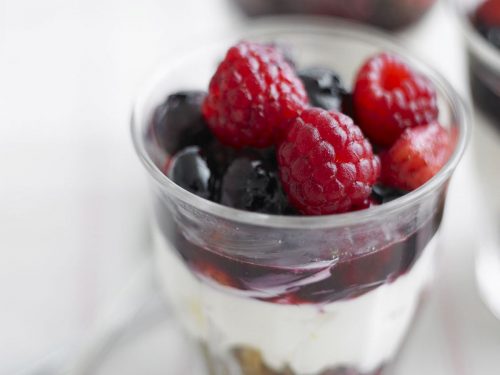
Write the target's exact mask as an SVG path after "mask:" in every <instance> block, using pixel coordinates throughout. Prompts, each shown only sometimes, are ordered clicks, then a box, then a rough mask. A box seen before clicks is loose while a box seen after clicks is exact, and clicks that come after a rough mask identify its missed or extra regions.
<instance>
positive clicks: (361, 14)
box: [233, 0, 435, 30]
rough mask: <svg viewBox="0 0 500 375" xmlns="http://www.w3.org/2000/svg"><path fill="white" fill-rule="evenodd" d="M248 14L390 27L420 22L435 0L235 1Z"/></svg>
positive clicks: (390, 28) (391, 28) (394, 27)
mask: <svg viewBox="0 0 500 375" xmlns="http://www.w3.org/2000/svg"><path fill="white" fill-rule="evenodd" d="M233 1H235V2H236V3H237V4H238V5H239V6H240V7H241V9H242V10H243V11H244V12H245V13H246V14H248V15H249V16H260V15H266V14H315V15H323V16H336V17H343V18H348V19H351V20H355V21H360V22H365V23H369V24H372V25H374V26H378V27H382V28H385V29H388V30H395V29H400V28H404V27H406V26H409V25H411V24H412V23H414V22H416V21H418V20H419V19H420V18H421V17H422V16H423V15H424V14H425V13H426V12H427V11H428V10H429V9H430V8H431V7H432V6H433V5H434V3H435V0H233Z"/></svg>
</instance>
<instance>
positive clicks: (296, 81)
mask: <svg viewBox="0 0 500 375" xmlns="http://www.w3.org/2000/svg"><path fill="white" fill-rule="evenodd" d="M353 87H354V89H353V92H352V93H349V92H348V91H347V90H346V89H345V87H344V85H343V83H342V81H341V79H340V77H339V76H338V75H337V74H336V73H335V72H334V71H332V70H331V69H328V68H323V67H315V68H307V69H303V70H298V71H297V70H296V69H295V67H294V64H293V62H292V61H291V58H290V57H289V56H287V55H286V54H285V53H284V52H283V51H282V49H281V48H280V47H279V46H277V45H271V44H257V43H252V42H247V41H243V42H240V43H238V44H236V45H235V46H233V47H231V48H230V49H229V50H228V52H227V54H226V56H225V58H224V60H223V61H222V62H221V63H220V65H219V66H218V68H217V70H216V72H215V74H214V76H213V77H212V79H211V81H210V85H209V88H208V93H204V92H201V91H187V92H180V93H176V94H173V95H170V96H169V97H168V98H167V99H166V101H165V102H164V103H163V104H162V105H160V106H159V107H158V108H157V109H156V111H155V113H154V115H153V120H152V134H153V136H154V138H155V140H156V141H157V143H158V144H159V146H161V147H162V148H163V150H165V152H166V153H167V154H168V155H169V156H170V157H169V158H168V162H167V163H166V165H165V167H164V172H165V173H166V174H167V175H168V176H169V177H170V178H171V179H172V180H173V181H174V182H176V183H177V184H179V185H180V186H181V187H183V188H185V189H187V190H189V191H191V192H193V193H195V194H197V195H199V196H201V197H203V198H206V199H210V200H212V201H215V202H218V203H221V204H224V205H227V206H230V207H234V208H239V209H244V210H248V211H256V212H264V213H272V214H297V213H299V214H303V215H324V214H333V213H341V212H348V211H353V210H359V209H364V208H368V207H370V206H372V205H376V204H382V203H385V202H387V201H389V200H391V199H394V198H397V197H399V196H401V195H402V194H405V193H406V192H408V191H411V190H414V189H417V188H418V187H420V186H421V185H423V184H424V183H425V182H427V181H428V180H429V179H430V178H432V177H433V176H434V175H435V174H436V173H437V172H438V171H439V169H440V168H441V167H442V166H443V165H444V164H445V163H446V161H447V160H448V158H449V155H450V150H451V141H450V136H449V134H448V132H447V130H446V129H445V128H443V127H442V126H441V125H439V124H438V122H437V120H438V107H437V100H436V91H435V89H434V87H433V85H432V84H431V82H430V81H429V80H428V79H427V78H426V77H425V76H423V75H422V74H420V73H418V72H416V71H415V70H413V69H412V68H411V67H410V66H409V65H408V64H407V63H406V62H405V61H403V60H402V59H401V58H400V57H398V56H396V55H393V54H388V53H380V54H378V55H375V56H373V57H371V58H370V59H368V60H367V61H366V62H365V63H364V65H363V66H362V67H361V68H360V70H359V72H358V74H357V76H356V78H355V82H354V86H353ZM374 150H377V153H375V152H374Z"/></svg>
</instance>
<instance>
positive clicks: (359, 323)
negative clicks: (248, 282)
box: [154, 229, 436, 374]
mask: <svg viewBox="0 0 500 375" xmlns="http://www.w3.org/2000/svg"><path fill="white" fill-rule="evenodd" d="M155 232H156V233H155V236H154V237H155V245H156V246H155V251H156V258H157V262H156V264H157V268H158V271H159V272H158V273H159V277H160V280H161V284H162V286H163V289H164V291H165V292H166V294H167V296H168V298H169V300H170V302H171V303H172V306H173V309H174V311H175V314H176V315H177V317H178V319H179V320H180V321H181V322H182V323H183V325H184V327H185V328H186V329H187V330H188V332H189V333H190V334H192V335H193V336H194V337H196V338H197V339H199V340H202V341H205V342H207V343H208V345H209V346H210V349H211V350H212V351H213V352H214V353H215V354H216V355H222V356H223V355H227V354H228V353H229V351H230V350H231V349H234V348H235V347H249V348H252V349H256V350H258V351H260V353H261V355H262V357H263V360H264V361H265V363H266V365H267V366H268V367H271V368H273V369H274V370H277V371H279V370H281V369H283V368H284V367H285V366H288V367H290V368H291V369H292V370H293V371H294V372H295V373H297V374H316V373H320V372H321V371H323V370H325V369H328V368H335V367H340V366H346V367H354V368H357V369H358V370H360V371H363V372H364V371H366V372H369V371H373V370H375V369H376V368H378V367H379V366H380V365H382V364H383V363H384V362H386V361H388V360H390V359H391V358H392V357H393V356H394V355H395V354H396V352H397V350H398V348H399V347H400V345H401V343H402V340H403V339H404V336H405V334H406V332H407V330H408V327H409V325H410V323H411V321H412V318H413V316H414V314H415V311H416V309H417V305H418V301H419V297H420V292H421V291H422V289H423V288H424V286H425V285H426V284H427V283H428V281H429V280H430V278H431V276H432V273H433V264H434V261H433V260H434V259H433V254H434V247H435V242H436V239H435V237H436V236H434V239H433V240H432V241H431V242H430V243H429V244H428V245H427V247H426V249H424V252H423V254H422V255H421V257H420V258H419V260H418V261H417V263H416V264H415V265H414V266H413V268H412V269H411V270H410V271H409V272H407V273H406V274H404V275H402V276H400V277H399V278H397V279H396V280H395V281H394V282H392V283H388V284H384V285H382V286H380V287H378V288H376V289H374V290H372V291H370V292H368V293H365V294H363V295H361V296H359V297H357V298H353V299H348V300H341V301H335V302H332V303H329V304H321V305H309V304H307V305H282V304H275V303H270V302H264V301H260V300H256V299H253V298H248V297H243V296H238V295H234V294H232V293H228V292H227V291H224V290H223V289H221V288H216V287H214V286H213V285H208V284H206V283H201V282H200V281H199V280H198V279H197V278H196V277H195V276H194V275H193V274H192V273H191V272H190V271H189V269H188V268H187V267H186V265H185V264H184V263H183V262H182V260H181V259H180V258H179V256H178V255H177V253H176V252H175V250H173V249H171V248H169V246H168V245H167V243H166V241H165V240H164V239H163V238H162V235H161V233H160V232H159V230H158V229H155Z"/></svg>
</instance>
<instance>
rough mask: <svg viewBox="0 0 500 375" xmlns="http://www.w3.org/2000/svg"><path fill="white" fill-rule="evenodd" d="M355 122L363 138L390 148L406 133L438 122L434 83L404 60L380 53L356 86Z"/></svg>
mask: <svg viewBox="0 0 500 375" xmlns="http://www.w3.org/2000/svg"><path fill="white" fill-rule="evenodd" d="M353 99H354V110H355V114H356V120H357V122H358V124H359V126H360V128H361V129H362V130H363V132H364V134H365V135H366V136H367V137H368V138H369V139H370V140H372V141H373V142H374V143H376V144H378V145H380V146H390V145H392V144H393V143H394V142H395V141H396V139H397V138H398V137H399V136H400V134H401V133H402V132H403V130H404V129H406V128H409V127H412V126H417V125H424V124H428V123H430V122H432V121H434V120H436V119H437V116H438V107H437V101H436V91H435V90H434V87H433V85H432V83H431V82H430V81H429V80H428V79H427V78H426V77H424V76H423V75H421V74H419V73H417V72H415V71H414V70H413V69H412V68H411V67H410V66H408V65H407V64H406V63H405V62H404V61H403V60H401V58H399V57H398V56H395V55H390V54H387V53H381V54H379V55H376V56H374V57H372V58H370V59H369V60H368V61H367V62H366V63H365V64H364V65H363V66H362V67H361V69H360V71H359V72H358V75H357V77H356V83H355V86H354V98H353Z"/></svg>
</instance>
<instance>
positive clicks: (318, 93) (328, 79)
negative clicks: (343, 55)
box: [298, 67, 347, 111]
mask: <svg viewBox="0 0 500 375" xmlns="http://www.w3.org/2000/svg"><path fill="white" fill-rule="evenodd" d="M298 74H299V77H300V79H301V80H302V82H303V83H304V86H305V88H306V91H307V96H308V97H309V102H310V103H311V104H312V105H313V106H316V107H321V108H324V109H327V110H330V109H334V110H336V111H340V110H342V98H343V96H344V95H346V94H347V91H346V89H345V88H344V85H343V83H342V81H341V79H340V77H339V75H338V74H337V73H336V72H334V71H333V70H331V69H328V68H320V67H313V68H306V69H301V70H300V71H299V72H298Z"/></svg>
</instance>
